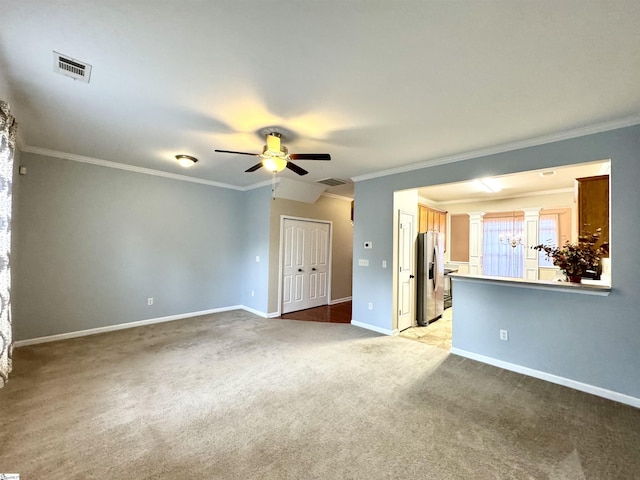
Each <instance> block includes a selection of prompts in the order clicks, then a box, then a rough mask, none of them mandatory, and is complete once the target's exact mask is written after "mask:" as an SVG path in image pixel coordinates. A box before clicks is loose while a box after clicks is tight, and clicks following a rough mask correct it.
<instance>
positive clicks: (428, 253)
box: [417, 232, 444, 327]
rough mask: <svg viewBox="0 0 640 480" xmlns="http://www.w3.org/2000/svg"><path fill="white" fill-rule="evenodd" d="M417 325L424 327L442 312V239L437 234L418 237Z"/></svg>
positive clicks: (428, 233) (439, 234) (421, 234)
mask: <svg viewBox="0 0 640 480" xmlns="http://www.w3.org/2000/svg"><path fill="white" fill-rule="evenodd" d="M417 273H418V295H417V297H418V305H417V307H418V312H417V320H418V325H420V326H423V327H424V326H425V325H428V324H429V322H432V321H434V320H436V319H438V318H440V317H441V316H442V313H443V312H444V238H443V235H442V234H441V233H439V232H425V233H420V234H419V235H418V272H417Z"/></svg>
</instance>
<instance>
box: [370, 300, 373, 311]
mask: <svg viewBox="0 0 640 480" xmlns="http://www.w3.org/2000/svg"><path fill="white" fill-rule="evenodd" d="M369 310H373V303H371V302H369Z"/></svg>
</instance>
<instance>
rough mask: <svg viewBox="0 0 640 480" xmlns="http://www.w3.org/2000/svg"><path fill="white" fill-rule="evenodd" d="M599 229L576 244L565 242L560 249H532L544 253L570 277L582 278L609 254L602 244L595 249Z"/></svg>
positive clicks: (543, 245) (605, 245) (538, 247)
mask: <svg viewBox="0 0 640 480" xmlns="http://www.w3.org/2000/svg"><path fill="white" fill-rule="evenodd" d="M601 231H602V229H601V228H598V229H597V230H596V231H595V232H594V233H585V234H582V235H580V236H579V237H578V242H576V243H571V242H566V243H565V244H564V245H563V246H562V247H557V246H552V245H545V244H540V245H536V246H534V247H531V248H533V249H534V250H538V251H540V252H542V251H544V252H545V254H546V256H547V258H550V259H552V261H553V264H554V265H555V266H557V267H560V269H561V270H562V271H563V272H564V273H565V275H566V276H567V277H569V279H571V277H578V278H579V277H582V276H583V275H585V274H586V273H587V271H588V270H596V269H597V268H598V266H599V265H600V259H601V258H602V257H603V256H604V255H607V254H608V253H609V245H608V244H607V243H603V244H602V245H600V246H598V247H596V245H597V244H598V242H599V240H600V232H601Z"/></svg>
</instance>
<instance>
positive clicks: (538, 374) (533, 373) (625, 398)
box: [451, 347, 640, 408]
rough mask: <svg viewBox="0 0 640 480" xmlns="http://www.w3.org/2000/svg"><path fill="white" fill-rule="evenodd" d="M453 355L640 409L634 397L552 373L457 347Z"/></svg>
mask: <svg viewBox="0 0 640 480" xmlns="http://www.w3.org/2000/svg"><path fill="white" fill-rule="evenodd" d="M451 353H453V354H454V355H459V356H461V357H465V358H469V359H471V360H476V361H478V362H482V363H487V364H489V365H493V366H494V367H499V368H503V369H505V370H510V371H512V372H516V373H522V374H523V375H528V376H530V377H535V378H539V379H540V380H545V381H547V382H551V383H556V384H558V385H563V386H565V387H569V388H573V389H574V390H580V391H581V392H586V393H590V394H592V395H596V396H598V397H603V398H607V399H609V400H613V401H616V402H620V403H624V404H626V405H630V406H632V407H636V408H640V398H636V397H632V396H631V395H625V394H624V393H618V392H614V391H612V390H607V389H606V388H601V387H596V386H595V385H589V384H588V383H582V382H578V381H576V380H571V379H570V378H565V377H559V376H558V375H553V374H551V373H547V372H543V371H540V370H534V369H533V368H529V367H523V366H522V365H517V364H515V363H509V362H505V361H503V360H498V359H496V358H492V357H487V356H485V355H480V354H478V353H473V352H469V351H467V350H461V349H459V348H455V347H452V348H451Z"/></svg>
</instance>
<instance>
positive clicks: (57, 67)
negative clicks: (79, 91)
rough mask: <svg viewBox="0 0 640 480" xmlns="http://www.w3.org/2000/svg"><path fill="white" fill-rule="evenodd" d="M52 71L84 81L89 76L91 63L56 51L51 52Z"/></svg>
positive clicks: (86, 80) (86, 81)
mask: <svg viewBox="0 0 640 480" xmlns="http://www.w3.org/2000/svg"><path fill="white" fill-rule="evenodd" d="M53 71H54V72H56V73H60V74H62V75H65V76H67V77H71V78H73V79H74V80H80V81H81V82H85V83H89V78H91V65H89V64H88V63H85V62H81V61H80V60H76V59H75V58H71V57H70V56H68V55H62V54H61V53H58V52H53Z"/></svg>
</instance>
